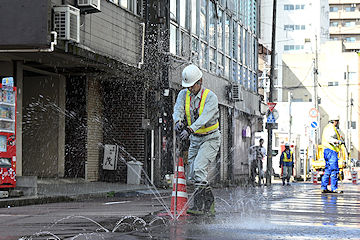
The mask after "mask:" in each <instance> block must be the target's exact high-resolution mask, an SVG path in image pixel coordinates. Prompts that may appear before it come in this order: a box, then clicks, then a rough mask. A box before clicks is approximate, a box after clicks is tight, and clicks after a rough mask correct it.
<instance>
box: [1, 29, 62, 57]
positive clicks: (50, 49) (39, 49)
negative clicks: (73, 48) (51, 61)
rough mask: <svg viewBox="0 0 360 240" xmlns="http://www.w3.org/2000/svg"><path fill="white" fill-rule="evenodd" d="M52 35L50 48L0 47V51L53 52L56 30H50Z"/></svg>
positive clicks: (55, 43) (55, 42)
mask: <svg viewBox="0 0 360 240" xmlns="http://www.w3.org/2000/svg"><path fill="white" fill-rule="evenodd" d="M51 34H52V35H54V41H52V42H51V43H50V48H46V49H43V48H37V49H36V48H32V49H0V53H4V52H5V53H15V52H21V53H30V52H53V51H54V49H55V45H57V32H55V31H52V32H51Z"/></svg>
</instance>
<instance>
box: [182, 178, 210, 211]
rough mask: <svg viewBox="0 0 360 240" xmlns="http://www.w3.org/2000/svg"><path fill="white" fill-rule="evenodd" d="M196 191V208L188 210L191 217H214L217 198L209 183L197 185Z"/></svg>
mask: <svg viewBox="0 0 360 240" xmlns="http://www.w3.org/2000/svg"><path fill="white" fill-rule="evenodd" d="M195 186H196V190H195V192H194V207H192V208H190V209H188V210H187V213H188V214H191V215H204V214H206V215H214V214H215V201H214V200H215V198H214V195H213V193H212V191H211V188H210V186H209V185H208V184H207V183H204V182H201V183H195Z"/></svg>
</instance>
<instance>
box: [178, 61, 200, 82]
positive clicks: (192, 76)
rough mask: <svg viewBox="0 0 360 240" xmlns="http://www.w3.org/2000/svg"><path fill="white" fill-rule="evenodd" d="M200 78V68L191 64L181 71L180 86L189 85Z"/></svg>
mask: <svg viewBox="0 0 360 240" xmlns="http://www.w3.org/2000/svg"><path fill="white" fill-rule="evenodd" d="M201 78H202V72H201V71H200V69H199V68H198V67H197V66H196V65H194V64H191V65H189V66H187V67H186V68H184V70H183V71H182V79H183V80H182V86H183V87H191V86H193V85H194V84H195V83H196V82H197V81H199V80H200V79H201Z"/></svg>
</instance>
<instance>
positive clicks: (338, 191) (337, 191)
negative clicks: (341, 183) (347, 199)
mask: <svg viewBox="0 0 360 240" xmlns="http://www.w3.org/2000/svg"><path fill="white" fill-rule="evenodd" d="M330 192H331V193H344V191H341V190H338V189H336V190H334V191H330Z"/></svg>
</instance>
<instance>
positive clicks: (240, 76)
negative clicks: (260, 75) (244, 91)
mask: <svg viewBox="0 0 360 240" xmlns="http://www.w3.org/2000/svg"><path fill="white" fill-rule="evenodd" d="M238 82H239V84H241V85H243V75H242V66H241V65H240V64H239V66H238Z"/></svg>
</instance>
